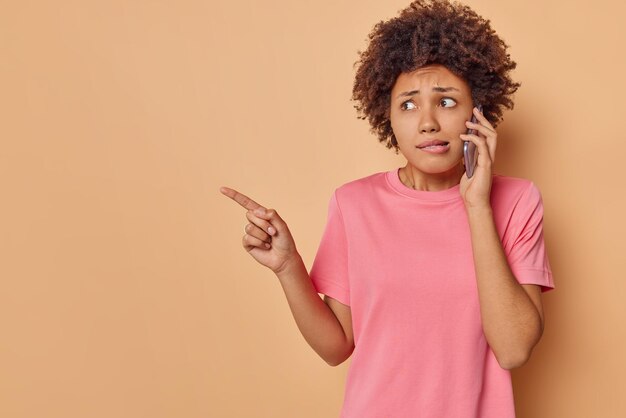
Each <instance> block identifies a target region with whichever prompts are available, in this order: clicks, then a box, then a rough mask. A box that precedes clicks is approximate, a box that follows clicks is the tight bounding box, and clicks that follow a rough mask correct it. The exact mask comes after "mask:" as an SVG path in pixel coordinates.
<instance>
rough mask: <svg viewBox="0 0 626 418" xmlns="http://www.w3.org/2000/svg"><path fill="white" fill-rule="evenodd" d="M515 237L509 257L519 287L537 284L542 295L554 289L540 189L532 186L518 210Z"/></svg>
mask: <svg viewBox="0 0 626 418" xmlns="http://www.w3.org/2000/svg"><path fill="white" fill-rule="evenodd" d="M513 221H514V222H515V238H514V241H513V245H512V247H511V250H510V251H509V254H508V255H507V258H508V261H509V265H510V267H511V271H512V272H513V275H514V276H515V278H516V279H517V281H518V282H519V283H520V284H536V285H540V286H541V291H542V292H547V291H549V290H552V289H554V281H553V278H552V271H551V268H550V262H549V261H548V255H547V253H546V247H545V243H544V239H543V202H542V198H541V193H540V192H539V189H538V188H537V187H536V186H535V185H534V184H533V183H530V184H529V187H528V188H527V189H526V190H525V191H524V193H523V194H522V196H521V198H520V200H519V202H518V203H517V205H516V207H515V214H514V220H513Z"/></svg>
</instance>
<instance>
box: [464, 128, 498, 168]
mask: <svg viewBox="0 0 626 418" xmlns="http://www.w3.org/2000/svg"><path fill="white" fill-rule="evenodd" d="M461 139H462V140H464V141H471V142H473V143H474V144H476V148H478V165H480V166H482V167H491V164H492V163H493V159H492V157H491V155H490V154H491V153H490V150H489V146H488V145H487V140H486V139H485V138H482V137H480V136H477V135H466V134H462V135H461Z"/></svg>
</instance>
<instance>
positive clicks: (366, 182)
mask: <svg viewBox="0 0 626 418" xmlns="http://www.w3.org/2000/svg"><path fill="white" fill-rule="evenodd" d="M386 175H387V172H386V171H379V172H376V173H373V174H368V175H367V176H364V177H360V178H357V179H354V180H348V181H346V182H344V183H341V184H340V185H339V186H338V187H337V188H336V190H337V191H339V192H341V193H358V192H362V191H364V190H368V189H371V187H373V186H376V185H378V184H379V183H381V182H382V181H384V180H385V176H386Z"/></svg>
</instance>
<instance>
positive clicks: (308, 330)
mask: <svg viewBox="0 0 626 418" xmlns="http://www.w3.org/2000/svg"><path fill="white" fill-rule="evenodd" d="M220 192H221V193H222V194H224V195H226V196H228V197H230V198H231V199H233V200H234V201H236V202H237V203H239V204H240V205H241V206H243V207H244V208H246V209H248V212H246V217H247V218H248V220H249V221H250V223H249V224H248V225H246V228H245V231H246V234H245V235H244V236H243V240H242V241H243V247H244V249H245V250H246V251H247V252H248V253H249V254H250V255H251V256H252V257H253V258H254V259H255V260H256V261H258V262H259V263H260V264H262V265H264V266H265V267H268V268H269V269H271V270H272V271H273V272H274V274H276V277H278V280H279V281H280V284H281V286H282V288H283V291H284V292H285V296H286V297H287V302H288V304H289V308H290V309H291V313H292V314H293V317H294V319H295V320H296V324H297V325H298V329H299V330H300V332H301V333H302V335H303V336H304V339H305V340H306V341H307V343H308V344H309V345H310V346H311V348H313V350H315V352H316V353H317V354H318V355H319V356H320V357H322V358H323V359H324V361H326V362H327V363H328V364H329V365H331V366H336V365H339V364H341V363H343V362H344V361H345V360H346V359H347V358H348V357H350V354H351V353H352V350H353V349H354V343H353V337H352V319H351V316H350V308H349V307H348V306H346V305H343V304H341V303H340V302H337V301H335V300H333V299H325V300H324V301H322V299H321V298H320V297H319V295H318V294H317V291H316V289H315V287H314V286H313V282H312V281H311V278H310V277H309V273H308V272H307V270H306V267H305V266H304V262H303V261H302V257H300V254H299V253H298V251H297V249H296V245H295V242H294V239H293V237H292V235H291V232H290V231H289V228H288V227H287V224H286V223H285V221H284V220H283V219H282V218H281V217H280V216H279V215H278V213H277V212H276V210H274V209H266V208H264V207H263V206H261V205H259V204H258V203H256V202H255V201H254V200H252V199H250V198H249V197H247V196H245V195H243V194H241V193H239V192H237V191H236V190H234V189H230V188H228V187H222V188H220ZM325 302H326V303H325Z"/></svg>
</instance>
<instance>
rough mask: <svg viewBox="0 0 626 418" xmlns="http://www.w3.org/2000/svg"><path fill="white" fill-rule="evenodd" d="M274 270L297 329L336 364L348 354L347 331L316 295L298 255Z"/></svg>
mask: <svg viewBox="0 0 626 418" xmlns="http://www.w3.org/2000/svg"><path fill="white" fill-rule="evenodd" d="M293 261H294V262H293V263H291V264H290V266H289V267H287V268H285V270H284V271H282V272H280V273H277V274H276V276H277V277H278V279H279V281H280V284H281V286H282V288H283V291H284V292H285V296H286V297H287V302H288V303H289V308H290V309H291V313H292V314H293V317H294V319H295V320H296V324H297V325H298V329H299V330H300V332H301V333H302V335H303V336H304V339H305V340H306V341H307V343H309V345H310V346H311V348H313V350H315V352H316V353H317V354H318V355H319V356H320V357H322V358H323V359H324V360H325V361H326V362H327V363H328V364H330V365H331V366H335V365H338V364H340V363H341V362H343V361H344V360H345V359H346V358H347V357H348V356H349V355H350V350H351V347H348V343H347V338H346V334H345V332H344V330H343V328H342V326H341V323H340V322H339V320H338V319H337V317H336V316H335V314H334V313H333V311H332V310H331V309H330V307H329V306H328V305H327V304H326V303H325V302H324V301H323V300H322V299H321V298H320V297H319V295H318V294H317V291H316V290H315V288H314V287H313V283H312V282H311V278H310V277H309V273H308V272H307V270H306V267H305V265H304V262H303V261H302V258H301V257H300V255H297V257H296V258H295V259H294V260H293Z"/></svg>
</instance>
